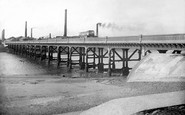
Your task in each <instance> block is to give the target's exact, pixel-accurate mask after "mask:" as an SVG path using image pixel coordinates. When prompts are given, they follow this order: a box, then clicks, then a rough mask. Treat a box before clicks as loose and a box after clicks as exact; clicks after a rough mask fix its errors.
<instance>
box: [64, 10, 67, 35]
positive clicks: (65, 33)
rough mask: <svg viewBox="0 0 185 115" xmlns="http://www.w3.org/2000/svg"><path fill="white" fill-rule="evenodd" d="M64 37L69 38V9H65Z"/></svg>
mask: <svg viewBox="0 0 185 115" xmlns="http://www.w3.org/2000/svg"><path fill="white" fill-rule="evenodd" d="M64 37H67V9H65V22H64Z"/></svg>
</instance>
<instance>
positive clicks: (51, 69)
mask: <svg viewBox="0 0 185 115" xmlns="http://www.w3.org/2000/svg"><path fill="white" fill-rule="evenodd" d="M66 71H67V68H66V67H64V66H63V67H60V68H57V67H56V65H55V64H51V65H50V66H48V64H47V62H46V61H42V62H41V61H39V60H34V59H30V58H26V57H23V56H19V55H15V54H11V53H7V52H0V75H1V76H2V75H6V76H15V75H46V74H47V75H61V74H64V73H66Z"/></svg>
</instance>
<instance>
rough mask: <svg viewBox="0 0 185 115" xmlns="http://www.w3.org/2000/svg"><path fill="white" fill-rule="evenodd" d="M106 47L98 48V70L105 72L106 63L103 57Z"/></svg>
mask: <svg viewBox="0 0 185 115" xmlns="http://www.w3.org/2000/svg"><path fill="white" fill-rule="evenodd" d="M103 49H104V48H98V72H100V73H101V72H103V71H104V63H103V58H104V54H103V53H104V52H103Z"/></svg>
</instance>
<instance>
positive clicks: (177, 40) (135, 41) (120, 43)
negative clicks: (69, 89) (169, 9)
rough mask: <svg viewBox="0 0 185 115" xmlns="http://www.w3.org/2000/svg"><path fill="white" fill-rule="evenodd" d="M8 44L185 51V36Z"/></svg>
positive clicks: (105, 38) (74, 39) (36, 41)
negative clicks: (141, 47)
mask: <svg viewBox="0 0 185 115" xmlns="http://www.w3.org/2000/svg"><path fill="white" fill-rule="evenodd" d="M6 44H7V45H9V44H33V45H34V44H37V45H39V44H40V45H83V46H97V45H98V46H103V47H105V46H106V47H107V46H108V47H129V48H130V47H136V48H137V47H140V46H141V45H142V46H143V47H146V48H159V49H180V50H182V49H183V50H184V49H185V34H166V35H140V36H122V37H89V38H65V39H61V38H55V39H43V40H31V41H6Z"/></svg>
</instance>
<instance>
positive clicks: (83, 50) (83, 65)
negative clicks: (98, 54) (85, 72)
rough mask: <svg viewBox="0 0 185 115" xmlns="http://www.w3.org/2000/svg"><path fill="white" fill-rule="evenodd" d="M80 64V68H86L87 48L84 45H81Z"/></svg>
mask: <svg viewBox="0 0 185 115" xmlns="http://www.w3.org/2000/svg"><path fill="white" fill-rule="evenodd" d="M79 52H80V54H79V65H80V69H85V53H86V52H85V48H84V47H80V49H79Z"/></svg>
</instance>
